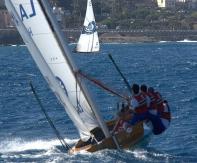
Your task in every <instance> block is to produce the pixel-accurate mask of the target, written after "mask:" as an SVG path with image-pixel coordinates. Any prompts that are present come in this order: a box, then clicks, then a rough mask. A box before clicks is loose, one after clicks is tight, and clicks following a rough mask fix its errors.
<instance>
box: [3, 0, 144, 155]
mask: <svg viewBox="0 0 197 163" xmlns="http://www.w3.org/2000/svg"><path fill="white" fill-rule="evenodd" d="M5 4H6V7H7V9H8V11H9V13H10V15H11V16H12V18H13V20H14V22H15V25H16V28H17V29H18V31H19V33H20V35H21V37H22V38H23V40H24V42H25V44H26V45H27V48H28V50H29V52H30V54H31V56H32V58H33V59H34V61H35V63H36V65H37V66H38V68H39V70H40V71H41V73H42V75H43V76H44V78H45V80H46V81H47V83H48V85H49V86H50V88H51V89H52V91H53V92H54V94H55V95H56V97H57V99H58V100H59V101H60V103H61V104H62V105H63V107H64V108H65V111H66V112H67V114H68V116H69V117H70V119H71V120H72V122H73V123H74V125H75V127H76V128H77V129H78V132H79V136H80V141H81V140H82V141H87V140H89V139H90V138H93V139H96V138H95V135H93V132H92V131H94V130H95V129H96V130H97V131H98V130H99V131H102V133H103V135H104V138H103V139H102V140H96V143H94V144H87V145H85V146H83V147H80V146H79V142H80V141H79V142H78V143H77V144H76V145H75V146H74V147H73V148H72V149H70V153H76V152H78V151H82V150H85V151H89V152H95V151H98V150H101V149H106V148H109V149H111V148H113V149H116V148H129V147H130V146H132V145H133V144H135V143H137V142H138V141H139V140H140V139H141V138H143V137H144V135H145V134H146V132H145V131H146V130H145V129H144V128H145V127H144V126H145V125H144V124H143V122H141V123H138V124H137V125H136V126H134V128H133V131H132V132H131V133H126V132H124V131H122V132H119V133H117V134H116V135H111V133H110V130H111V129H112V128H113V126H114V125H115V121H110V122H105V121H104V119H103V117H102V116H101V113H100V112H99V108H98V106H97V105H96V103H95V102H94V100H93V99H92V97H91V96H90V94H89V92H88V89H87V88H86V86H85V84H84V82H83V80H80V79H79V78H78V77H76V75H75V74H76V72H77V71H78V68H77V66H76V65H75V63H74V61H73V59H72V55H71V52H70V50H69V48H68V45H67V43H66V42H65V40H64V37H63V34H62V32H61V30H60V28H59V26H58V23H57V22H56V19H55V17H54V15H53V13H52V10H51V7H50V4H49V2H48V1H47V0H6V1H5Z"/></svg>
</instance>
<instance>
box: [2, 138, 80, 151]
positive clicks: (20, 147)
mask: <svg viewBox="0 0 197 163" xmlns="http://www.w3.org/2000/svg"><path fill="white" fill-rule="evenodd" d="M65 141H66V142H67V143H68V144H70V145H73V144H74V143H75V142H76V141H77V139H65ZM58 146H61V144H60V142H59V140H48V141H47V140H45V141H44V140H34V141H26V140H23V139H21V138H16V139H11V140H5V141H3V142H0V153H11V152H24V151H29V150H49V149H55V148H57V147H58Z"/></svg>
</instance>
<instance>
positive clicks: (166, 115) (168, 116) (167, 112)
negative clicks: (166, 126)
mask: <svg viewBox="0 0 197 163" xmlns="http://www.w3.org/2000/svg"><path fill="white" fill-rule="evenodd" d="M163 108H164V109H163V111H162V112H160V113H159V114H160V118H163V119H166V120H168V121H171V112H170V108H169V106H168V103H166V102H163Z"/></svg>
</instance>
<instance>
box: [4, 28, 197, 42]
mask: <svg viewBox="0 0 197 163" xmlns="http://www.w3.org/2000/svg"><path fill="white" fill-rule="evenodd" d="M63 32H64V34H65V38H66V39H67V41H68V42H69V43H76V42H77V40H78V38H79V35H80V30H69V29H68V30H63ZM98 33H99V40H100V42H102V43H113V42H116V43H138V42H139V43H146V42H160V41H164V42H165V41H184V40H188V41H191V42H192V41H197V30H188V31H186V30H184V31H181V30H163V31H161V30H158V31H148V30H144V31H143V30H141V31H140V30H138V31H131V32H130V31H116V30H113V31H112V30H105V31H102V30H101V31H99V32H98ZM21 44H24V43H23V40H22V38H21V37H20V35H19V33H18V31H17V30H16V29H15V28H12V29H0V45H21Z"/></svg>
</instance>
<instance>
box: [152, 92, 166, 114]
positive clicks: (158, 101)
mask: <svg viewBox="0 0 197 163" xmlns="http://www.w3.org/2000/svg"><path fill="white" fill-rule="evenodd" d="M154 96H155V99H156V107H157V110H158V112H163V111H164V105H163V99H162V97H161V95H160V93H159V92H155V93H154Z"/></svg>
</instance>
